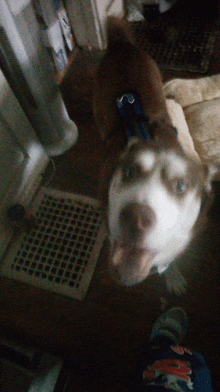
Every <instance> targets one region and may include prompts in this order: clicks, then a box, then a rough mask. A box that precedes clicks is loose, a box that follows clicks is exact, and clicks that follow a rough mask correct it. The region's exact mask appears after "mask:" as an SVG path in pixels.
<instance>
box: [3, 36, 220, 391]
mask: <svg viewBox="0 0 220 392" xmlns="http://www.w3.org/2000/svg"><path fill="white" fill-rule="evenodd" d="M216 45H219V43H218V42H217V44H216ZM217 47H218V46H217ZM219 53H220V51H218V50H216V52H215V53H214V57H213V59H212V66H211V69H210V73H217V71H218V69H219V68H220V61H219ZM101 55H102V54H101V53H99V52H81V51H80V52H79V54H78V56H77V58H76V61H74V63H73V65H72V67H71V69H70V72H69V73H68V75H67V76H66V78H65V80H64V82H63V84H62V86H61V90H62V94H63V98H64V101H65V103H66V106H67V109H68V112H69V115H70V117H71V118H72V119H73V120H74V121H75V122H76V124H77V126H78V129H79V139H78V141H77V143H76V144H75V146H74V147H73V148H71V149H70V150H69V151H68V152H67V153H66V154H64V155H63V156H61V157H58V158H56V159H54V161H55V164H56V174H55V177H54V179H53V181H52V183H51V184H50V186H51V187H54V188H57V189H61V190H64V191H68V192H74V193H80V194H85V195H89V196H93V197H97V195H98V182H99V176H100V173H101V170H102V166H103V163H104V161H105V159H106V156H105V146H104V145H103V144H102V142H101V141H100V138H99V134H98V132H97V129H96V126H95V124H94V120H93V116H92V91H93V75H94V71H95V68H96V66H97V64H98V62H99V60H100V57H101ZM174 76H180V74H175V73H164V80H165V79H166V80H167V79H169V78H171V77H174ZM183 76H189V75H183ZM190 77H194V75H193V74H191V75H190ZM219 188H220V187H219V185H216V186H215V189H216V198H215V202H214V205H213V208H212V211H211V213H210V217H209V224H208V228H207V230H206V232H205V233H204V235H203V237H202V238H201V239H200V241H197V242H195V244H194V248H195V249H194V253H193V256H192V255H190V254H188V255H186V275H187V276H188V281H189V287H188V291H187V293H186V294H185V295H183V296H182V297H176V296H174V295H170V294H168V293H167V291H166V287H165V282H164V279H163V277H158V276H157V275H152V276H151V277H150V278H149V279H148V280H147V281H146V282H144V283H142V284H140V285H138V286H136V287H133V288H130V289H125V288H122V287H119V286H117V285H116V284H115V283H113V282H112V281H110V279H109V278H108V275H107V272H106V260H107V245H106V246H105V247H104V248H103V251H102V254H101V256H100V259H99V262H98V265H97V268H96V271H95V274H94V277H93V280H92V283H91V286H90V289H89V292H88V295H87V297H86V299H85V300H84V301H83V302H79V301H74V300H72V299H69V298H66V297H62V296H59V295H56V294H53V293H48V292H46V291H44V290H40V289H37V288H34V287H30V286H28V285H25V284H22V283H19V282H15V281H14V282H13V281H10V280H9V279H2V280H1V291H0V326H1V332H2V334H3V335H4V336H8V335H10V334H12V335H13V336H16V337H17V338H18V339H22V340H24V339H25V340H26V341H28V342H31V344H35V345H36V344H37V345H38V347H42V348H46V349H48V350H50V351H52V352H54V353H59V354H60V355H65V356H66V357H67V358H68V363H69V368H70V370H71V374H72V378H71V383H70V385H69V387H68V392H69V391H70V392H71V391H74V392H87V391H88V392H89V391H90V392H91V391H96V392H97V391H100V392H110V391H111V392H112V391H115V392H123V391H126V390H127V386H128V385H129V383H130V381H131V379H132V376H133V373H134V370H135V363H136V360H137V357H138V355H139V353H140V350H141V347H142V345H143V344H144V343H145V342H147V341H148V339H149V336H150V331H151V327H152V324H153V322H154V320H155V319H156V318H157V317H158V316H159V315H160V314H161V312H162V310H161V304H163V305H164V307H166V308H168V307H171V306H173V305H178V306H182V307H183V308H184V309H185V310H186V311H187V313H188V315H189V329H188V332H187V335H186V337H185V339H184V344H185V345H186V346H189V347H190V348H192V349H195V350H197V351H199V352H200V353H202V354H203V355H204V356H205V358H206V361H207V363H208V365H209V368H210V370H211V374H212V379H213V385H214V390H215V391H219V390H220V380H219V363H220V351H219V347H220V306H219V305H220V283H219V258H220V227H219V226H220V225H219V222H220V189H219ZM189 264H192V265H193V268H192V266H190V265H189ZM161 298H162V300H161Z"/></svg>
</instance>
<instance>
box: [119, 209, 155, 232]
mask: <svg viewBox="0 0 220 392" xmlns="http://www.w3.org/2000/svg"><path fill="white" fill-rule="evenodd" d="M119 219H120V224H121V227H122V228H123V229H125V230H132V229H135V230H138V231H141V232H143V231H146V230H148V229H150V228H151V227H152V226H153V225H154V223H155V222H156V216H155V213H154V211H153V210H152V208H151V207H149V206H148V205H144V204H139V203H129V204H127V205H126V206H125V207H124V208H123V209H122V210H121V212H120V217H119Z"/></svg>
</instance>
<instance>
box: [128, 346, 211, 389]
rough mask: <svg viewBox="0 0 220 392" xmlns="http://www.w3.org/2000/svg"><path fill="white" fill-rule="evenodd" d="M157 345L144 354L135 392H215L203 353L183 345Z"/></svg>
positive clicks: (147, 348)
mask: <svg viewBox="0 0 220 392" xmlns="http://www.w3.org/2000/svg"><path fill="white" fill-rule="evenodd" d="M167 341H168V340H167ZM156 343H157V342H155V341H154V342H152V344H151V345H150V346H148V347H146V348H145V349H144V351H143V354H142V356H141V359H140V362H139V364H138V370H137V377H136V380H135V385H134V386H133V388H132V391H133V392H144V391H152V392H153V391H155V392H156V391H161V392H162V391H164V392H173V391H176V392H186V391H187V392H189V391H198V392H212V391H213V390H212V386H211V377H210V371H209V369H208V367H207V365H206V362H205V360H204V358H203V356H202V355H201V354H198V353H197V352H195V351H190V350H189V349H187V348H184V347H182V346H174V345H172V344H171V345H170V344H169V345H161V344H160V345H158V344H156ZM169 343H171V342H169Z"/></svg>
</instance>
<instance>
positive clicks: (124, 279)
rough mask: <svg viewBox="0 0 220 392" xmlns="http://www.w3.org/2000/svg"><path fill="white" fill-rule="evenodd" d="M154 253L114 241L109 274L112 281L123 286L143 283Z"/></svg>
mask: <svg viewBox="0 0 220 392" xmlns="http://www.w3.org/2000/svg"><path fill="white" fill-rule="evenodd" d="M155 255H156V252H154V251H151V250H149V249H147V248H143V247H138V246H136V245H135V244H128V243H124V242H121V241H114V244H113V246H112V252H111V260H110V265H109V267H110V272H111V275H112V277H113V279H114V280H116V281H118V282H119V283H120V284H122V285H125V286H131V285H134V284H137V283H140V282H141V281H143V280H144V279H145V278H146V277H147V276H148V274H149V272H150V269H151V267H152V260H153V259H154V257H155Z"/></svg>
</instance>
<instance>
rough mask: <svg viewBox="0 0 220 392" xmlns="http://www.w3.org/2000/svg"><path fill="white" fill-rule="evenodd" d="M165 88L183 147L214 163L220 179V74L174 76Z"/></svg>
mask: <svg viewBox="0 0 220 392" xmlns="http://www.w3.org/2000/svg"><path fill="white" fill-rule="evenodd" d="M164 91H165V95H166V97H167V106H168V110H169V113H170V115H171V118H172V121H173V124H174V126H176V127H177V129H178V137H179V139H180V141H181V143H182V145H183V148H184V149H185V150H186V152H187V153H188V154H190V155H191V156H193V157H194V158H195V159H200V160H201V161H203V162H211V163H212V164H214V165H215V166H216V167H217V169H218V170H217V175H216V179H219V180H220V75H214V76H210V77H203V78H200V79H174V80H171V81H169V82H167V83H166V84H165V85H164Z"/></svg>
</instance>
